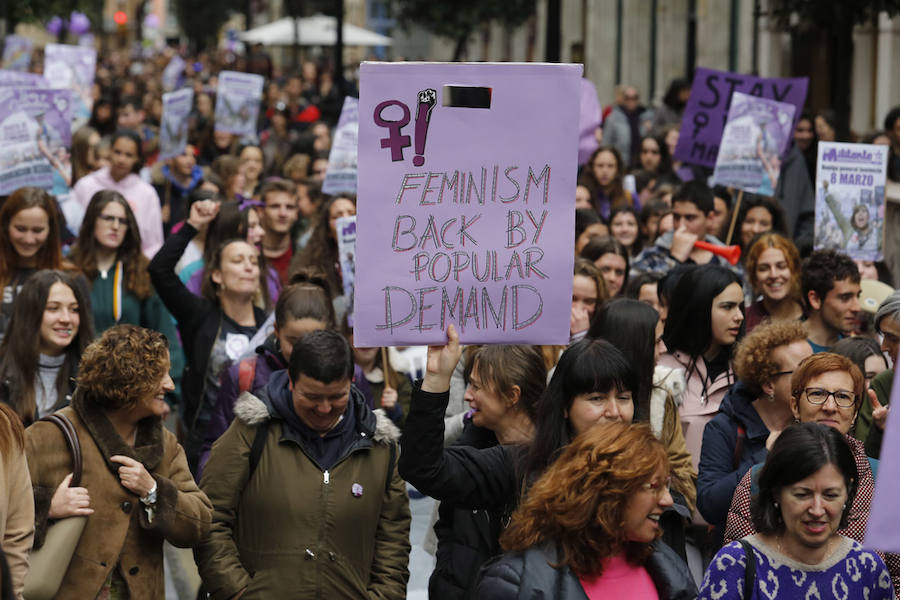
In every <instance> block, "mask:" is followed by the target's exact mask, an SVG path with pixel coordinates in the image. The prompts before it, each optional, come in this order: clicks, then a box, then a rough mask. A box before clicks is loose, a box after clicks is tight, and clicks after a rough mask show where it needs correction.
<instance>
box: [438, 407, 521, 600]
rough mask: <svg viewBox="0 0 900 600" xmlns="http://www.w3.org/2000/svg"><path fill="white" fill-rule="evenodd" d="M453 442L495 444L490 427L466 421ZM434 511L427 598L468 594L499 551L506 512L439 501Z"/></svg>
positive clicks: (447, 599)
mask: <svg viewBox="0 0 900 600" xmlns="http://www.w3.org/2000/svg"><path fill="white" fill-rule="evenodd" d="M454 445H455V446H469V447H472V448H490V447H492V446H496V445H497V438H496V436H494V434H493V432H491V431H490V430H488V429H484V428H481V427H478V426H476V425H474V424H473V423H472V422H471V421H470V422H468V423H467V424H466V425H465V429H464V430H463V433H462V435H461V436H460V437H459V439H458V440H457V441H456V443H455V444H454ZM438 514H439V515H440V516H439V518H438V521H437V523H435V524H434V533H435V534H436V535H437V540H438V544H437V553H436V554H435V558H436V559H437V561H436V563H435V567H434V571H432V573H431V578H430V579H429V580H428V597H429V598H430V599H431V600H462V599H468V598H471V597H472V594H473V592H474V590H475V582H476V579H477V576H478V571H479V569H481V567H482V566H483V565H484V563H486V562H487V561H488V560H489V559H491V558H493V557H494V556H497V555H499V554H500V553H501V552H502V550H501V549H500V543H499V542H498V539H499V537H500V533H501V532H502V531H503V528H504V526H505V525H506V523H507V522H508V521H509V512H508V511H507V510H502V509H492V510H467V509H464V508H458V507H457V506H456V505H454V504H452V503H450V502H442V503H441V505H440V508H439V509H438Z"/></svg>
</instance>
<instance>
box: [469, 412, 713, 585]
mask: <svg viewBox="0 0 900 600" xmlns="http://www.w3.org/2000/svg"><path fill="white" fill-rule="evenodd" d="M671 504H672V496H671V495H670V493H669V462H668V458H667V457H666V449H665V446H664V445H663V444H662V442H660V441H659V440H658V439H656V436H654V435H653V432H652V431H651V430H650V427H649V426H647V425H627V424H625V423H602V424H598V425H595V426H594V427H592V428H590V429H588V430H587V431H586V432H584V433H583V434H581V435H580V436H579V437H577V438H576V439H575V441H573V442H572V443H571V444H569V445H568V446H567V447H566V448H565V449H564V451H563V452H562V454H560V456H559V458H558V459H557V460H556V461H555V462H554V463H553V464H552V465H551V466H550V467H549V468H548V469H547V470H546V471H545V472H544V474H543V475H542V476H541V477H540V478H539V479H538V480H537V481H536V482H535V484H534V485H533V486H532V488H531V490H530V491H529V492H528V497H527V498H526V499H525V501H524V502H523V503H522V504H521V505H520V506H519V508H518V509H517V510H516V512H515V513H514V514H513V516H512V519H511V521H510V524H509V527H508V528H507V529H506V531H505V532H504V533H503V535H502V536H501V538H500V543H501V545H502V546H503V548H504V550H506V554H504V555H503V556H501V557H499V558H498V559H496V560H494V561H492V562H491V563H489V564H488V565H487V566H486V567H485V568H484V570H483V571H482V579H481V581H480V582H479V584H478V587H477V588H476V593H475V597H476V598H490V599H492V600H498V599H499V600H503V599H506V598H585V597H586V598H588V599H595V598H614V597H621V598H672V599H675V598H694V597H696V594H697V590H696V587H695V585H694V582H693V579H692V578H691V574H690V572H689V570H688V567H687V565H686V564H684V561H682V560H681V558H680V557H679V556H678V555H677V554H675V552H674V551H673V550H671V549H670V548H669V547H668V546H666V545H665V544H662V543H661V542H659V541H657V540H658V538H659V536H660V535H661V533H662V530H661V528H660V526H659V517H660V515H662V513H663V511H664V510H665V509H666V508H667V507H668V506H671Z"/></svg>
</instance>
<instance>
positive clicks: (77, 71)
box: [44, 44, 97, 129]
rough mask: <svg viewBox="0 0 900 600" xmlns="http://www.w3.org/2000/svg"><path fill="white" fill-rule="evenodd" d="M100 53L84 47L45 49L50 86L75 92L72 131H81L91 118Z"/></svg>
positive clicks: (69, 46)
mask: <svg viewBox="0 0 900 600" xmlns="http://www.w3.org/2000/svg"><path fill="white" fill-rule="evenodd" d="M96 66H97V50H96V49H95V48H88V47H85V46H71V45H68V44H47V46H46V48H44V78H45V79H46V80H47V81H49V82H50V87H52V88H54V89H61V90H72V92H73V94H74V98H75V102H76V105H75V107H74V108H73V111H72V119H73V121H74V122H73V123H72V128H73V129H78V128H79V127H81V125H84V124H85V123H87V122H88V121H89V120H90V118H91V108H93V105H94V100H93V96H92V90H91V88H92V87H93V85H94V70H95V69H96Z"/></svg>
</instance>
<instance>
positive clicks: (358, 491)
mask: <svg viewBox="0 0 900 600" xmlns="http://www.w3.org/2000/svg"><path fill="white" fill-rule="evenodd" d="M350 493H351V494H353V495H354V496H355V497H357V498H359V497H360V496H362V495H363V486H361V485H359V484H358V483H354V484H353V485H352V486H350Z"/></svg>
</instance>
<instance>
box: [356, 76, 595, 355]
mask: <svg viewBox="0 0 900 600" xmlns="http://www.w3.org/2000/svg"><path fill="white" fill-rule="evenodd" d="M580 78H581V65H561V64H554V65H550V64H431V63H368V62H367V63H363V65H362V70H361V80H360V84H361V85H360V103H359V119H360V120H359V197H358V200H359V201H358V208H357V210H358V212H357V223H358V227H359V228H358V231H357V257H356V262H357V269H356V292H355V296H356V298H355V311H354V320H355V324H354V325H355V326H354V340H355V342H356V343H357V345H359V346H361V347H373V346H393V345H412V344H432V343H439V342H441V341H442V340H446V333H445V330H446V328H447V325H448V324H449V323H454V324H455V326H456V328H457V331H459V332H460V337H461V339H462V341H463V342H464V343H492V342H494V343H508V344H516V343H522V344H565V343H567V342H568V339H569V319H570V315H571V304H572V259H573V255H572V246H573V244H574V214H575V211H574V210H573V209H574V204H575V174H576V173H575V168H574V167H575V164H576V161H577V155H578V116H579V101H580V86H581V82H580ZM551 115H552V118H551Z"/></svg>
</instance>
